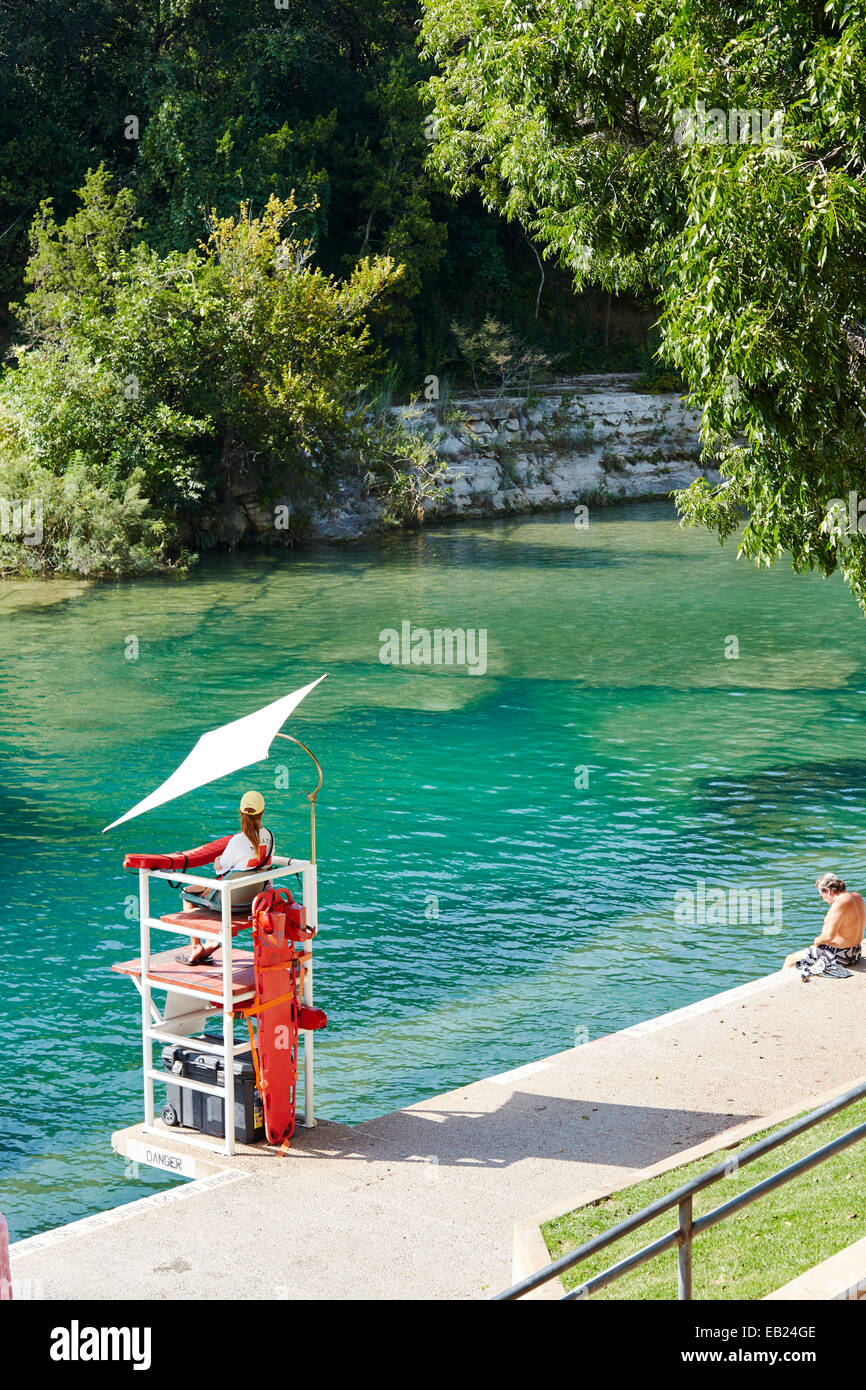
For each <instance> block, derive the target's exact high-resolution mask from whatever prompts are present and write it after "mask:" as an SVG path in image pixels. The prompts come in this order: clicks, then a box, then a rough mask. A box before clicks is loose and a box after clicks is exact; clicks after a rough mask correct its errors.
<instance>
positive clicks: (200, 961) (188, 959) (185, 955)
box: [175, 946, 219, 965]
mask: <svg viewBox="0 0 866 1390" xmlns="http://www.w3.org/2000/svg"><path fill="white" fill-rule="evenodd" d="M198 950H199V948H198V947H197V946H196V947H194V948H193V949H192V950H191V951H181V953H180V955H179V956H175V960H176V961H177V963H178V965H206V964H207V962H208V961H209V960H210V959H211V957H212V956H215V955H216V953H217V951H218V950H219V946H213V947H211V948H210V949H209V950H208V948H207V947H205V951H204V955H201V956H200V955H199V954H198ZM193 956H195V960H193V959H192V957H193Z"/></svg>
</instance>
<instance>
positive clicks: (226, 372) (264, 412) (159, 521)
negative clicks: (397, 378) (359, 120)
mask: <svg viewBox="0 0 866 1390" xmlns="http://www.w3.org/2000/svg"><path fill="white" fill-rule="evenodd" d="M303 212H304V210H303V209H299V208H298V207H297V206H296V204H295V202H294V200H293V199H291V198H290V199H287V200H285V201H281V200H280V199H278V198H276V197H275V196H271V198H270V199H269V200H268V202H267V204H266V205H265V208H264V210H263V211H262V213H261V215H260V216H259V217H255V216H253V214H252V211H251V209H250V207H249V205H248V204H242V205H241V208H240V211H239V212H238V213H236V214H235V215H234V216H219V215H217V214H214V215H213V216H212V217H211V218H210V220H209V224H208V227H207V229H206V231H207V234H206V236H205V238H204V239H203V240H202V241H201V242H200V244H199V247H198V248H197V249H196V250H192V251H187V252H179V251H171V252H168V253H167V254H166V255H160V254H159V253H158V252H157V251H155V250H154V249H153V248H152V247H150V246H148V245H146V244H145V243H144V242H143V241H142V240H141V228H140V224H139V222H138V220H137V217H136V213H135V204H134V199H133V197H132V194H131V193H130V191H129V190H128V189H121V190H119V191H116V192H115V191H114V189H113V188H112V184H111V179H110V176H109V174H108V173H107V171H106V170H105V169H103V168H100V169H99V170H97V171H95V172H93V173H91V174H90V175H89V176H88V179H87V182H86V184H85V185H84V187H83V188H82V189H81V206H80V208H79V209H78V211H77V212H75V213H74V214H73V215H72V216H71V217H70V218H68V219H67V220H66V221H65V222H64V223H62V224H60V225H58V224H57V222H56V221H55V218H54V215H53V210H52V208H51V205H50V203H45V204H43V206H42V208H41V210H40V214H39V217H38V218H37V219H36V221H35V223H34V225H33V228H32V233H31V238H32V252H31V258H30V261H29V263H28V271H27V278H28V282H29V284H30V286H31V290H30V293H29V295H28V296H27V298H26V301H25V304H24V306H23V307H22V309H21V311H20V313H21V323H22V329H23V336H22V341H21V343H20V344H19V345H18V347H17V348H16V361H17V365H16V366H14V367H10V368H8V369H7V370H6V372H5V374H4V377H3V379H2V382H0V445H2V449H3V453H2V460H3V461H2V463H0V492H3V490H4V488H5V489H6V494H5V495H9V488H10V487H12V486H13V485H14V486H16V487H18V488H19V492H21V491H22V489H24V488H25V483H26V478H24V477H23V474H22V470H26V467H27V465H28V464H29V465H30V466H31V467H32V468H33V470H34V477H33V481H32V484H31V485H30V487H29V489H27V491H28V493H29V495H33V493H34V491H35V490H38V489H39V488H40V487H41V485H42V484H43V483H44V482H45V478H46V475H51V476H52V477H55V478H70V477H71V478H73V479H74V480H77V482H76V484H75V487H74V488H72V491H70V489H68V488H67V489H66V491H65V492H63V491H59V490H58V489H57V488H56V487H52V488H50V489H49V503H50V505H51V507H52V508H53V510H52V511H51V515H50V516H48V517H47V518H46V528H45V529H46V539H45V543H44V548H43V551H42V552H40V553H41V554H42V557H43V561H44V567H45V568H49V569H50V568H58V569H63V568H74V569H77V570H79V571H86V572H104V571H111V570H113V571H115V572H117V571H121V572H122V571H123V570H124V568H126V567H127V561H129V564H131V565H132V567H134V568H141V566H142V564H144V563H150V564H152V565H157V564H162V563H172V562H174V561H176V560H178V559H180V558H182V556H183V549H184V546H185V545H186V546H191V545H195V546H199V547H200V546H202V545H207V544H211V543H214V542H218V541H229V542H232V541H236V540H238V539H240V538H241V537H242V536H243V534H244V533H245V532H246V531H247V530H249V529H260V530H263V531H264V532H265V533H266V534H267V535H270V537H271V538H272V539H276V540H279V539H280V538H281V537H280V536H279V535H274V531H273V513H272V512H271V513H270V514H269V512H268V508H269V507H271V505H272V504H273V503H274V501H275V500H276V499H282V500H283V501H285V502H286V503H287V505H289V506H290V507H291V508H292V509H293V511H294V512H295V513H296V514H297V515H298V517H299V521H298V522H297V523H296V524H298V525H303V515H304V514H305V513H308V512H309V510H310V509H311V508H312V507H313V506H314V505H315V504H316V503H319V502H322V501H324V500H325V499H327V498H328V497H329V496H330V495H331V493H332V492H333V490H334V489H335V488H336V487H337V486H338V484H339V481H340V479H341V478H343V477H345V476H346V474H347V472H350V471H352V470H354V471H355V473H356V474H361V475H362V476H363V475H366V474H370V475H371V476H379V477H380V478H382V479H384V480H385V481H386V483H387V485H388V486H391V487H393V488H394V489H395V492H396V493H398V494H400V495H401V496H402V495H403V493H404V492H405V480H406V475H407V473H408V472H409V471H411V470H412V469H413V466H414V460H415V459H416V455H417V449H416V445H415V443H414V441H412V440H411V439H410V438H409V437H408V436H404V435H402V434H401V432H400V431H399V430H397V429H396V428H395V427H392V428H390V429H383V428H379V429H375V430H373V432H372V434H371V433H369V432H368V431H367V430H366V428H365V421H364V416H363V411H362V409H361V402H362V400H363V398H364V396H365V394H366V393H369V390H370V387H371V385H372V383H373V381H374V380H375V377H376V374H377V371H378V370H379V356H380V354H379V350H378V349H377V348H376V345H375V343H374V341H373V337H372V333H371V322H372V320H373V319H374V318H375V316H376V314H377V313H380V312H381V311H382V310H383V308H384V306H385V302H386V298H387V296H388V294H389V293H390V292H391V291H392V289H393V287H394V286H395V285H397V284H398V283H399V279H400V270H399V267H397V266H395V265H394V263H393V261H392V260H390V259H389V258H387V257H374V258H364V259H362V260H361V261H360V262H359V263H358V264H357V265H356V266H355V267H354V268H353V270H352V273H351V275H350V276H348V277H347V278H346V279H344V280H338V279H336V278H334V277H332V276H329V275H326V274H325V273H324V272H323V271H322V270H321V269H318V268H314V267H313V266H312V264H311V261H310V257H311V247H310V244H309V242H308V241H306V240H305V239H304V238H303V237H302V236H301V235H300V234H299V233H298V230H297V223H298V219H299V216H301V214H302V213H303ZM79 484H81V486H79ZM85 484H86V486H84V485H85ZM75 488H78V491H76V490H75ZM386 491H387V487H386ZM73 494H74V495H73ZM79 494H80V496H81V497H82V498H84V499H85V500H86V502H87V506H88V507H92V506H93V505H95V499H97V498H103V499H106V498H111V499H113V501H112V506H113V508H114V512H115V514H116V515H117V517H118V518H119V521H120V522H121V523H122V518H123V517H124V516H125V517H127V519H128V522H129V530H128V534H127V535H125V536H123V537H121V539H120V542H119V544H118V547H117V548H116V550H115V551H113V552H112V551H111V549H110V547H107V546H106V544H105V543H104V540H105V538H104V536H103V535H102V532H101V531H97V532H94V533H93V535H94V549H93V554H92V555H91V556H90V558H89V559H87V560H86V561H84V562H82V559H81V556H82V553H83V548H86V537H87V534H89V533H88V531H87V528H86V527H82V526H79V525H78V521H77V520H74V523H73V524H72V525H71V526H70V522H69V518H68V517H64V516H60V515H59V514H58V513H57V510H56V506H57V505H59V502H58V499H59V501H60V502H62V503H63V505H67V504H69V505H77V504H75V498H76V497H78V496H79ZM39 495H40V496H41V495H42V494H41V492H40V493H39ZM63 499H65V501H64V500H63ZM70 499H71V501H70ZM124 524H125V523H124ZM73 533H74V535H75V537H76V538H77V539H76V542H75V545H76V547H77V549H76V550H75V558H73V554H72V551H71V550H70V548H69V544H68V542H69V537H70V535H72V534H73ZM283 538H284V539H291V531H289V532H288V533H287V534H286V535H285V536H284V537H283ZM4 553H5V555H6V558H7V560H8V548H7V551H6V552H4ZM16 554H17V558H18V562H19V563H26V564H27V565H29V567H31V568H33V567H36V566H37V559H38V555H37V552H36V551H33V550H31V551H28V552H24V551H23V550H20V549H19V551H17V552H16ZM129 557H131V559H130V558H129Z"/></svg>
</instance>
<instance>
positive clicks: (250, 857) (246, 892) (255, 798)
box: [177, 791, 274, 965]
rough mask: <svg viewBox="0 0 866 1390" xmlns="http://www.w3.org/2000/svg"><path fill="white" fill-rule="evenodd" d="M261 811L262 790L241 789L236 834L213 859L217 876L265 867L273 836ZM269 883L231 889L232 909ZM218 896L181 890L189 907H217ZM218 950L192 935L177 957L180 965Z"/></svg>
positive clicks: (215, 909)
mask: <svg viewBox="0 0 866 1390" xmlns="http://www.w3.org/2000/svg"><path fill="white" fill-rule="evenodd" d="M264 811H265V799H264V797H263V796H262V794H261V792H256V791H249V792H244V794H243V796H242V797H241V806H240V814H241V828H240V830H239V832H238V834H237V835H233V836H232V838H231V839H230V840H229V842H228V844H227V845H226V847H225V849H224V850H223V852H222V854H220V855H219V856H218V857H217V858H216V859H215V860H214V870H215V872H216V876H217V878H238V877H241V876H242V875H244V874H249V873H252V872H254V871H255V870H256V869H266V868H267V867H268V865H269V864H270V862H271V859H272V857H273V853H274V837H273V835H272V834H271V832H270V830H266V829H265V827H264V826H263V825H262V816H263V815H264ZM270 886H271V885H270V883H254V884H251V885H250V886H249V887H247V888H241V889H240V890H239V892H238V893H237V894H235V893H232V911H234V909H235V908H237V907H241V908H243V907H249V906H250V905H251V904H252V902H253V899H254V898H255V897H256V896H257V895H258V894H259V893H262V892H264V890H265V889H266V888H270ZM220 896H221V895H220V893H219V892H218V890H217V889H216V888H209V889H195V888H184V889H183V892H182V893H181V897H182V898H183V901H184V903H189V904H190V906H191V907H206V908H209V909H210V910H211V911H212V912H219V911H220ZM217 950H219V943H218V942H217V943H211V944H209V945H207V946H204V945H202V943H201V941H200V940H199V938H198V937H195V936H194V937H193V938H192V947H191V949H190V950H189V951H184V952H183V953H182V955H179V956H178V957H177V959H178V960H179V961H180V962H181V964H182V965H201V964H202V963H203V962H204V961H206V960H210V958H211V956H212V955H213V953H214V951H217Z"/></svg>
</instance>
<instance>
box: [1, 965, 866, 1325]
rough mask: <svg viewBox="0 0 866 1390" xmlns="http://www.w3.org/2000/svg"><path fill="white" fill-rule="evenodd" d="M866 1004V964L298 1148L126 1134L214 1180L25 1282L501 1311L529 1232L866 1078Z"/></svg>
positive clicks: (27, 1274) (781, 978) (204, 1180)
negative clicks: (498, 1298)
mask: <svg viewBox="0 0 866 1390" xmlns="http://www.w3.org/2000/svg"><path fill="white" fill-rule="evenodd" d="M864 1007H866V968H860V969H858V970H857V971H856V972H855V973H854V975H852V977H851V978H850V979H848V980H826V979H822V978H817V979H813V980H812V981H810V982H809V983H808V984H803V983H802V982H801V980H800V978H799V975H798V974H797V972H796V971H786V972H784V973H783V974H775V975H770V976H767V977H766V978H765V979H762V980H758V981H755V982H754V983H752V984H750V985H746V986H743V987H741V988H739V989H735V990H731V991H728V992H726V993H724V994H718V995H715V996H713V997H712V998H711V999H708V1000H705V1001H703V1002H702V1003H701V1004H698V1005H693V1006H691V1007H690V1008H687V1009H682V1010H679V1011H677V1012H676V1013H672V1014H667V1015H664V1016H663V1017H661V1018H658V1019H653V1020H650V1021H649V1022H647V1023H643V1024H639V1025H637V1026H636V1027H634V1028H629V1029H626V1030H625V1031H623V1032H620V1033H614V1034H610V1035H609V1036H607V1037H604V1038H600V1039H598V1040H597V1041H595V1042H591V1043H587V1044H585V1045H583V1046H581V1047H578V1048H574V1049H571V1050H569V1051H567V1052H562V1053H559V1054H558V1055H556V1056H553V1057H548V1058H546V1059H545V1060H544V1061H540V1062H533V1063H529V1064H528V1065H527V1066H524V1067H520V1068H518V1069H517V1070H515V1071H512V1072H508V1073H506V1074H504V1075H502V1076H498V1077H490V1078H488V1079H487V1080H485V1081H479V1082H477V1083H474V1084H472V1085H467V1086H465V1087H461V1088H460V1089H459V1090H455V1091H451V1092H449V1093H448V1094H446V1095H441V1096H435V1097H433V1098H432V1099H430V1100H426V1101H422V1102H421V1103H420V1104H418V1105H413V1106H409V1107H408V1108H406V1109H405V1110H399V1111H395V1112H394V1113H393V1114H390V1115H383V1116H381V1117H380V1118H378V1119H375V1120H371V1121H368V1122H367V1123H365V1124H361V1125H356V1126H353V1127H348V1126H345V1125H336V1124H331V1123H327V1122H323V1121H320V1122H319V1125H318V1127H317V1128H316V1129H315V1130H303V1129H300V1128H299V1129H298V1131H297V1134H296V1137H295V1139H294V1140H293V1142H292V1148H291V1150H290V1151H289V1152H288V1153H287V1154H284V1155H279V1154H277V1153H276V1152H275V1151H272V1150H268V1149H262V1148H261V1147H258V1148H255V1149H249V1150H245V1151H243V1152H241V1153H240V1154H238V1155H236V1156H235V1158H233V1159H225V1158H221V1157H219V1156H217V1155H204V1154H202V1153H201V1152H200V1151H194V1150H192V1149H190V1147H189V1146H186V1147H185V1146H184V1145H183V1144H182V1142H180V1141H178V1140H177V1138H176V1132H173V1131H171V1130H166V1138H165V1140H164V1141H162V1140H157V1141H155V1140H153V1139H149V1138H148V1137H147V1136H144V1135H143V1134H142V1132H141V1131H140V1130H139V1129H137V1128H135V1127H133V1128H132V1129H128V1130H123V1131H120V1132H119V1133H118V1134H116V1135H115V1136H114V1140H113V1142H114V1145H115V1148H116V1149H117V1151H118V1152H119V1153H123V1154H127V1155H128V1156H129V1157H133V1158H141V1156H142V1147H141V1146H142V1145H150V1146H153V1145H154V1144H157V1145H158V1147H159V1148H160V1149H162V1150H163V1151H171V1152H174V1153H177V1154H179V1155H183V1156H184V1165H185V1171H187V1172H191V1173H196V1174H198V1175H199V1176H198V1177H197V1180H196V1181H194V1182H192V1183H188V1184H184V1185H182V1186H180V1187H178V1188H175V1189H173V1190H172V1191H169V1192H167V1193H161V1194H157V1195H156V1196H153V1197H148V1198H145V1199H143V1200H141V1201H138V1202H135V1203H132V1204H131V1205H130V1206H126V1207H121V1208H118V1209H116V1210H115V1211H111V1212H106V1213H102V1214H100V1215H99V1216H96V1217H90V1218H87V1219H86V1220H84V1221H79V1222H75V1223H73V1224H72V1225H69V1226H64V1227H60V1228H58V1229H57V1230H55V1231H49V1232H46V1233H45V1234H44V1235H40V1236H34V1237H32V1238H30V1239H29V1240H23V1241H20V1242H18V1244H17V1245H13V1247H12V1252H11V1253H12V1270H13V1279H14V1280H15V1281H16V1283H19V1282H20V1283H21V1287H22V1292H24V1293H25V1296H26V1292H27V1290H28V1289H29V1290H32V1291H34V1292H35V1294H36V1295H37V1296H43V1297H45V1298H60V1299H82V1298H96V1299H103V1298H126V1299H137V1298H157V1299H196V1298H201V1297H203V1296H205V1295H208V1296H215V1297H218V1298H267V1299H274V1298H291V1299H294V1298H340V1299H343V1298H353V1299H372V1298H383V1299H402V1298H437V1299H448V1298H451V1299H458V1298H459V1299H472V1298H484V1297H487V1296H489V1295H490V1294H492V1293H494V1292H497V1291H499V1290H500V1289H502V1288H504V1287H507V1285H508V1284H509V1283H510V1282H511V1276H512V1251H513V1243H514V1233H515V1228H516V1227H517V1228H520V1226H521V1224H522V1225H523V1226H526V1223H527V1222H530V1224H532V1223H537V1220H538V1219H540V1218H541V1217H542V1216H543V1215H547V1216H549V1215H553V1214H556V1213H561V1212H564V1211H567V1210H569V1209H571V1208H572V1207H575V1206H577V1205H579V1204H580V1202H581V1201H583V1200H585V1197H586V1194H587V1193H589V1192H595V1191H599V1190H605V1191H610V1190H611V1189H612V1188H614V1187H618V1186H622V1185H624V1184H627V1183H630V1182H634V1181H635V1180H637V1179H639V1178H640V1177H641V1176H643V1175H644V1174H645V1171H646V1170H648V1169H653V1170H656V1171H657V1170H658V1169H659V1168H665V1167H673V1166H675V1165H676V1164H677V1163H679V1162H681V1161H683V1159H685V1158H690V1157H698V1156H700V1155H701V1154H702V1153H705V1152H710V1151H711V1150H712V1149H713V1148H714V1147H717V1146H718V1144H719V1140H720V1138H721V1139H722V1143H728V1142H734V1141H735V1140H736V1139H738V1138H739V1137H741V1136H742V1135H743V1134H744V1133H749V1132H751V1131H753V1130H755V1129H757V1128H760V1127H761V1126H762V1125H763V1124H765V1123H766V1122H768V1121H776V1120H779V1119H782V1118H787V1117H789V1116H791V1115H795V1114H797V1113H798V1112H799V1111H801V1110H803V1109H804V1108H806V1107H807V1106H808V1105H809V1104H810V1103H811V1102H813V1101H815V1100H817V1099H819V1098H824V1097H827V1096H829V1095H832V1094H835V1093H837V1092H838V1091H841V1090H844V1089H845V1088H846V1087H848V1086H851V1085H853V1084H855V1083H856V1082H857V1081H858V1080H860V1079H862V1078H864V1077H866V1030H864V1028H863V1016H864ZM840 1039H844V1049H843V1050H842V1051H841V1053H840V1048H839V1041H840ZM840 1055H841V1056H842V1057H843V1058H844V1062H843V1063H842V1064H841V1065H840V1061H839V1058H840ZM319 1065H320V1066H327V1037H326V1036H325V1037H324V1038H323V1040H322V1043H321V1049H320V1052H319Z"/></svg>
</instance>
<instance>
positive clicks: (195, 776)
mask: <svg viewBox="0 0 866 1390" xmlns="http://www.w3.org/2000/svg"><path fill="white" fill-rule="evenodd" d="M325 675H327V672H325ZM324 679H325V676H319V679H318V680H314V681H311V682H310V684H309V685H304V686H302V687H301V689H300V690H293V691H292V693H291V695H283V696H282V697H281V698H280V699H279V700H274V701H273V703H272V704H270V705H265V706H264V708H263V709H259V710H256V711H255V713H254V714H246V715H244V717H243V718H242V719H235V720H233V722H232V723H231V724H223V725H222V727H221V728H219V729H212V730H211V731H210V733H209V734H202V736H201V738H200V739H199V741H198V743H197V744H196V746H195V748H193V750H192V752H191V753H190V754H189V755H188V756H187V757H186V758H184V760H183V762H182V763H181V765H180V767H179V768H178V769H177V771H176V772H173V773H172V774H171V776H170V777H169V778H168V779H167V781H165V782H163V784H162V786H161V787H157V789H156V791H153V792H151V793H150V796H146V797H145V798H144V800H143V801H139V802H138V804H137V805H136V806H133V808H132V810H131V811H127V812H126V815H124V816H121V817H120V818H119V819H118V820H115V821H112V822H111V825H106V826H105V829H104V830H103V832H102V833H103V834H105V831H106V830H113V829H114V827H115V826H116V825H123V822H124V821H127V820H132V818H133V816H141V815H143V814H144V812H145V811H152V810H153V808H154V807H155V806H162V805H163V804H164V802H166V801H172V800H173V799H174V797H176V796H183V794H184V792H191V791H194V790H195V788H196V787H203V786H205V785H206V784H207V783H208V782H215V781H216V780H217V778H219V777H226V776H228V774H229V773H230V772H239V771H240V770H241V768H244V767H249V766H250V764H251V763H258V762H262V760H263V759H264V758H266V757H267V756H268V753H269V751H270V747H271V744H272V743H273V741H274V739H275V738H276V736H277V734H278V733H279V731H280V729H281V728H282V726H283V724H284V723H285V721H286V720H287V719H288V717H289V715H290V714H291V713H292V711H293V710H295V709H297V707H298V705H299V704H300V703H301V701H302V700H303V699H304V697H305V696H307V695H309V693H310V691H311V690H315V688H316V686H317V685H318V684H319V683H320V682H321V681H323V680H324Z"/></svg>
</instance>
